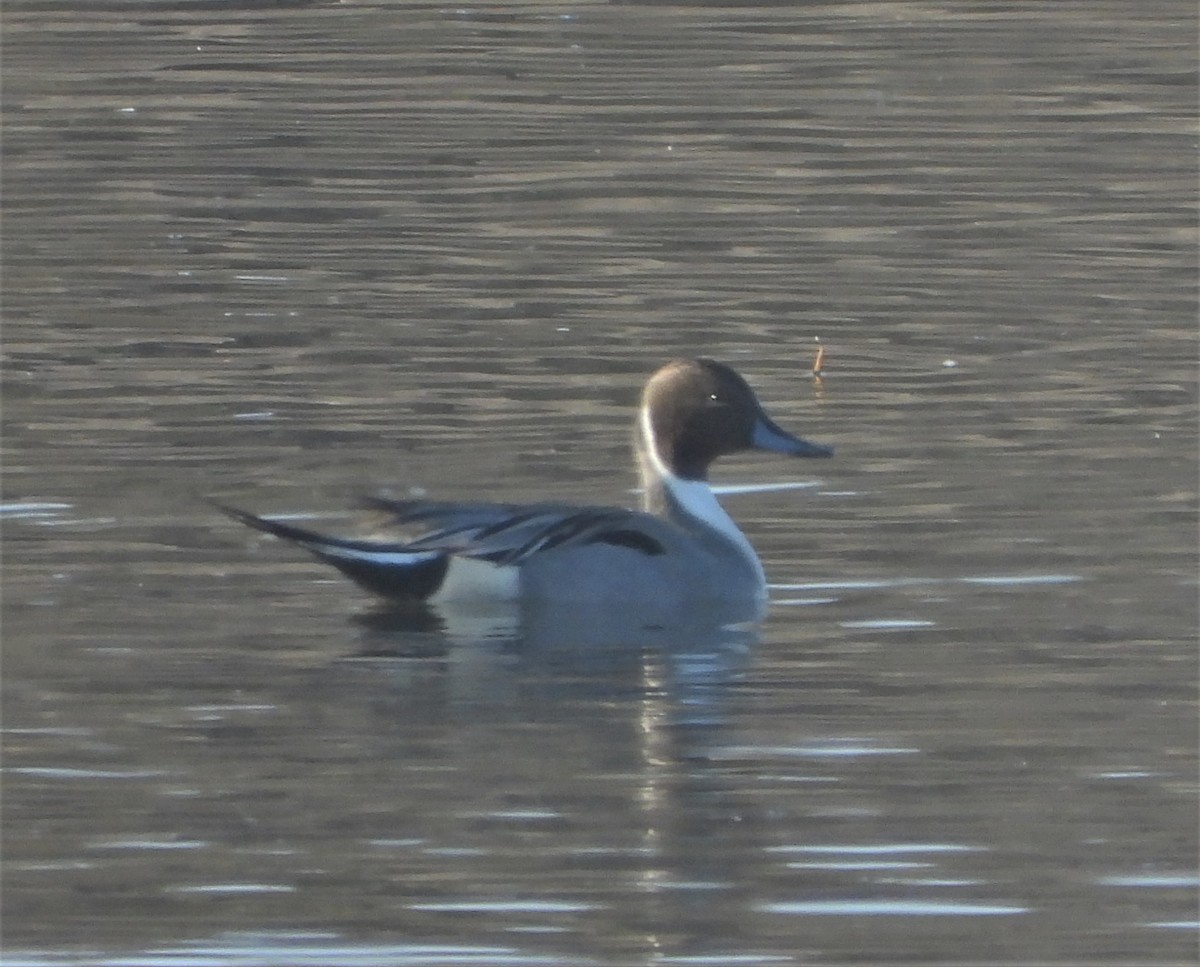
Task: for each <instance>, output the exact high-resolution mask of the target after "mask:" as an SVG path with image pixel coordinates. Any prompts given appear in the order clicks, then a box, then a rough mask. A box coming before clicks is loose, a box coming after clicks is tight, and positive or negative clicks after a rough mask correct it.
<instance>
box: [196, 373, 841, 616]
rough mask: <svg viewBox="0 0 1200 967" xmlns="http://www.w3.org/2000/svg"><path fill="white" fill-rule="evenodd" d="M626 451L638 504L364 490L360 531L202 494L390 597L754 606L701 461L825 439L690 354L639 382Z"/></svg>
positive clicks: (742, 546)
mask: <svg viewBox="0 0 1200 967" xmlns="http://www.w3.org/2000/svg"><path fill="white" fill-rule="evenodd" d="M633 450H634V457H635V460H636V464H637V470H638V474H639V477H640V480H641V500H642V506H641V509H639V510H633V509H627V508H623V507H609V506H587V505H579V504H570V503H560V502H539V503H527V504H517V503H500V502H490V501H480V502H459V501H438V500H426V499H396V498H394V497H390V496H386V495H378V496H368V497H366V498H364V503H365V505H366V506H367V507H368V508H371V509H372V510H374V511H377V512H380V513H382V514H383V515H384V516H385V527H386V530H385V531H384V532H383V533H381V534H379V535H377V536H373V537H370V538H366V539H358V538H349V537H340V536H333V535H329V534H324V533H319V532H317V531H315V530H310V529H308V528H306V527H301V526H298V525H297V524H295V523H293V522H291V521H285V520H281V519H277V518H272V517H270V516H259V515H256V514H251V513H248V512H247V511H244V510H241V509H239V508H237V507H233V506H230V505H228V504H225V503H222V502H218V501H213V503H214V505H215V506H216V507H217V509H219V510H220V511H222V512H223V513H225V514H227V515H228V516H229V517H231V518H232V519H233V520H235V521H238V522H239V523H241V524H244V525H246V526H248V527H251V528H253V529H255V530H257V531H262V532H264V533H266V534H270V535H272V536H274V537H277V538H282V539H283V540H284V541H287V542H290V543H292V544H295V545H297V546H298V547H300V548H302V549H304V550H305V551H307V552H308V553H309V554H311V555H312V556H313V557H315V558H316V559H317V560H318V561H321V562H323V563H325V564H329V565H332V566H333V567H334V568H336V569H337V570H338V571H340V572H341V573H342V574H344V575H345V576H346V577H348V578H350V579H351V580H352V581H354V582H355V583H357V584H358V585H359V586H361V587H362V588H363V589H365V590H367V591H368V592H371V593H372V594H374V595H377V596H378V597H381V598H383V599H385V600H387V601H388V602H392V603H404V602H421V603H427V604H435V605H437V604H447V603H450V604H452V603H454V602H463V601H502V602H524V603H529V602H539V601H540V602H550V603H553V604H555V605H558V606H562V605H567V606H570V605H572V604H573V603H577V604H579V605H580V606H587V607H589V608H593V609H599V610H600V611H603V610H604V609H610V608H622V607H635V606H638V605H643V606H645V605H652V606H654V607H655V608H656V609H657V610H663V609H668V610H670V609H679V608H686V607H687V606H688V605H689V604H699V603H702V602H705V601H708V602H714V601H716V602H743V603H748V604H751V605H754V606H761V605H763V604H764V603H765V601H766V599H767V579H766V574H765V572H764V570H763V566H762V562H761V561H760V560H759V558H758V555H757V554H756V553H755V550H754V547H753V546H752V545H751V543H750V541H749V540H748V539H747V538H746V536H745V535H744V534H743V533H742V531H741V530H740V529H739V528H738V526H737V524H736V523H735V522H734V520H733V518H732V517H730V516H729V514H728V513H727V512H726V511H725V509H724V508H723V507H722V506H721V504H720V503H719V501H718V500H717V497H716V495H715V493H714V491H713V489H712V486H711V485H710V483H709V479H708V475H709V469H710V467H711V466H712V464H713V462H714V461H716V460H717V459H718V458H720V457H723V456H728V455H730V454H735V453H739V452H742V451H747V450H763V451H768V452H771V453H776V454H782V455H784V456H789V457H817V458H825V457H831V456H832V455H833V448H832V447H829V446H824V445H821V444H817V443H812V442H809V441H808V440H805V439H802V438H801V437H799V436H795V435H793V434H791V433H789V432H787V431H786V430H784V429H782V428H781V427H780V426H778V425H777V424H776V423H775V422H774V421H773V420H772V419H771V417H770V416H768V415H767V413H766V411H765V409H764V408H763V406H762V404H761V403H760V402H759V401H758V398H757V396H756V395H755V394H754V391H753V390H752V389H751V388H750V385H749V384H748V383H747V382H746V380H745V379H744V378H743V377H742V376H741V375H740V374H739V373H738V372H737V371H735V370H734V369H733V368H732V367H730V366H728V365H726V364H724V363H720V362H717V361H715V360H712V359H707V358H694V359H676V360H672V361H671V362H668V363H666V364H665V365H664V366H662V367H661V368H659V369H658V370H657V371H656V372H654V373H653V374H652V375H651V376H650V378H649V380H648V381H647V382H646V385H645V387H644V389H643V391H642V395H641V401H640V405H639V406H638V410H637V414H636V418H635V420H634V427H633ZM759 610H761V608H759Z"/></svg>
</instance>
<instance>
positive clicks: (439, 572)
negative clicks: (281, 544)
mask: <svg viewBox="0 0 1200 967" xmlns="http://www.w3.org/2000/svg"><path fill="white" fill-rule="evenodd" d="M208 502H209V503H210V504H212V506H214V507H215V508H217V510H219V511H221V513H223V514H226V515H227V516H229V517H232V518H233V519H234V520H236V521H237V522H238V523H240V524H245V525H246V526H247V527H253V528H254V529H255V530H258V531H262V532H263V533H264V534H271V535H272V536H274V537H278V538H281V539H283V540H285V541H290V542H291V543H293V544H298V545H299V546H300V547H303V548H304V549H305V550H306V551H308V552H309V553H310V554H311V555H312V556H313V557H315V558H316V559H317V560H319V561H323V562H324V563H326V564H330V565H332V566H333V567H335V568H337V569H338V570H339V571H341V572H342V573H343V574H345V575H346V577H348V578H350V579H351V580H352V581H354V582H355V583H356V584H358V585H359V586H360V587H363V588H365V589H366V590H368V591H370V592H371V593H372V594H378V595H381V596H382V597H385V598H391V599H393V600H397V601H419V600H423V599H425V598H428V597H429V596H430V595H432V594H434V593H436V592H437V590H438V589H439V588H440V587H441V586H442V582H443V581H444V580H445V577H446V571H447V569H448V567H449V564H450V558H449V557H448V556H447V555H446V554H441V553H438V552H435V551H411V550H408V549H407V548H408V545H407V544H405V543H403V542H390V541H373V540H354V539H351V538H344V537H329V536H327V535H325V534H318V533H317V532H316V531H311V530H308V529H307V528H304V527H297V526H296V525H294V524H287V523H284V522H283V521H280V520H272V519H271V518H269V517H259V516H257V515H255V514H251V513H248V512H246V511H244V510H239V509H238V508H237V507H230V506H229V505H228V504H223V503H221V502H219V501H216V500H209V501H208Z"/></svg>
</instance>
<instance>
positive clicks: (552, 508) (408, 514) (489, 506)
mask: <svg viewBox="0 0 1200 967" xmlns="http://www.w3.org/2000/svg"><path fill="white" fill-rule="evenodd" d="M367 504H368V506H370V507H373V508H375V509H376V510H381V511H386V512H387V513H388V515H389V516H390V518H391V520H390V523H391V524H392V525H394V526H397V527H401V528H405V529H409V528H417V529H419V531H420V534H419V536H417V537H415V538H414V539H413V540H410V541H409V542H408V543H407V544H405V550H407V551H410V552H429V551H434V552H438V553H442V554H450V555H455V556H458V557H470V558H476V559H478V560H485V561H489V562H491V563H493V564H497V565H500V566H512V565H517V564H520V563H522V562H523V561H525V560H527V559H528V558H530V557H531V556H533V555H534V554H537V553H539V552H542V551H549V550H552V549H554V548H560V547H570V546H580V545H584V544H610V545H613V546H617V547H625V548H628V549H630V550H633V551H637V552H638V553H641V554H645V555H647V556H650V557H654V556H657V555H659V554H665V553H666V552H667V549H668V547H670V546H671V545H672V544H673V543H675V542H677V541H678V540H679V539H680V538H681V537H682V536H683V532H682V530H680V528H678V527H677V526H675V525H674V524H671V523H670V522H668V521H665V520H663V519H661V518H659V517H655V516H653V515H651V514H646V513H642V512H640V511H632V510H625V509H622V508H619V507H587V506H578V505H573V504H498V503H496V504H493V503H478V504H461V503H453V502H441V501H428V500H392V499H390V498H387V497H370V498H367Z"/></svg>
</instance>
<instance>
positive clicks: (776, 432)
mask: <svg viewBox="0 0 1200 967" xmlns="http://www.w3.org/2000/svg"><path fill="white" fill-rule="evenodd" d="M751 441H752V443H753V444H754V447H755V448H756V449H758V450H771V451H772V452H774V453H786V454H787V455H788V456H791V457H832V456H833V447H823V446H821V444H819V443H809V442H808V441H807V440H801V439H800V438H799V437H798V436H792V435H791V434H790V433H788V432H787V431H785V430H781V429H780V428H779V427H777V426H776V425H775V424H774V423H772V422H771V421H770V420H769V419H767V418H766V417H765V416H760V417H759V418H758V422H757V423H755V424H754V436H753V437H752V438H751Z"/></svg>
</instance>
